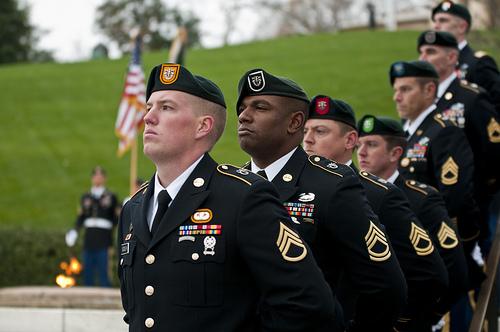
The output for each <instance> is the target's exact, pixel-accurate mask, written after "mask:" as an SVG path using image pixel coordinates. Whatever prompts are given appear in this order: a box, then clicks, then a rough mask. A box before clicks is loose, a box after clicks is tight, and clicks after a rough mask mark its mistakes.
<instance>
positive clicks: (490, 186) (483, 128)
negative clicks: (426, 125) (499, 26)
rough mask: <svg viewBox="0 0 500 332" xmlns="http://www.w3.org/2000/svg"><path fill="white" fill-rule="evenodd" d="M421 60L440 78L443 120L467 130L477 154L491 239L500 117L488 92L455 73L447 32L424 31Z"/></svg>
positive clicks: (498, 183) (499, 182)
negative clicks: (490, 219)
mask: <svg viewBox="0 0 500 332" xmlns="http://www.w3.org/2000/svg"><path fill="white" fill-rule="evenodd" d="M418 51H419V53H420V60H425V61H428V62H429V63H431V64H432V65H433V66H434V68H435V69H436V72H437V73H438V75H439V87H438V93H437V98H438V100H437V102H436V107H437V111H438V112H439V113H441V115H442V116H443V118H446V119H448V120H451V121H452V122H454V123H455V124H456V125H457V126H458V127H460V128H462V129H464V132H465V135H466V136H467V139H468V141H469V144H470V146H471V148H472V152H473V153H474V167H475V174H474V175H475V178H474V185H475V186H476V188H475V194H476V196H475V197H476V200H477V202H478V205H479V207H480V211H481V222H480V226H481V237H482V238H485V237H487V236H488V233H489V231H488V219H489V213H488V210H489V206H490V204H491V201H492V200H493V196H494V194H495V193H496V192H498V190H499V188H500V178H499V172H498V170H497V168H498V165H499V164H500V124H499V123H500V114H499V113H497V112H496V111H495V107H494V106H493V104H492V103H491V102H490V100H489V98H488V95H487V93H486V91H485V90H483V89H482V88H481V87H478V86H477V85H476V84H474V83H469V82H467V81H465V80H460V79H459V78H458V77H457V75H456V73H455V64H456V62H457V60H458V43H457V40H456V39H455V37H453V35H452V34H450V33H448V32H439V31H438V32H435V31H425V32H423V33H422V34H421V35H420V36H419V38H418Z"/></svg>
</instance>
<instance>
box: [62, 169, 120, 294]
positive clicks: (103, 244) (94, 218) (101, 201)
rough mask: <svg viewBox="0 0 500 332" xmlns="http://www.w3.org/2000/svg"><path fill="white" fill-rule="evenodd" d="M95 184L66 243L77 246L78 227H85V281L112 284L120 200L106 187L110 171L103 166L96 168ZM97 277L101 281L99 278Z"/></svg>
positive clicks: (83, 196)
mask: <svg viewBox="0 0 500 332" xmlns="http://www.w3.org/2000/svg"><path fill="white" fill-rule="evenodd" d="M91 181H92V187H91V188H90V191H89V192H86V193H84V194H83V195H82V197H81V199H80V207H79V209H78V216H77V218H76V223H75V228H74V229H72V230H70V231H69V232H68V233H67V234H66V243H67V244H68V246H73V245H74V243H75V241H76V238H77V236H78V231H80V230H81V229H82V228H83V229H84V230H85V235H84V240H83V282H84V285H85V286H96V285H100V286H102V287H110V286H111V283H110V281H109V274H108V259H109V257H108V256H109V253H108V251H109V249H110V248H111V246H112V242H113V240H112V238H113V236H112V234H113V229H114V227H115V226H116V224H117V222H118V216H119V214H120V203H119V201H118V199H117V197H116V195H115V194H114V193H112V192H111V191H109V190H108V189H107V188H106V171H105V170H104V169H103V168H102V167H101V166H96V167H94V169H93V170H92V178H91ZM96 277H97V279H98V281H99V282H98V283H97V282H96Z"/></svg>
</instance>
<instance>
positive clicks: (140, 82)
mask: <svg viewBox="0 0 500 332" xmlns="http://www.w3.org/2000/svg"><path fill="white" fill-rule="evenodd" d="M145 112H146V85H145V83H144V73H143V71H142V67H141V39H140V37H137V38H136V41H135V46H134V51H133V52H132V59H131V61H130V64H129V66H128V72H127V76H126V78H125V86H124V88H123V93H122V99H121V101H120V105H119V106H118V115H117V117H116V122H115V133H116V136H118V138H119V142H118V155H123V154H124V153H125V152H127V151H128V149H129V148H130V145H131V143H132V142H133V140H135V138H136V135H137V133H138V131H139V129H140V128H142V125H143V117H144V114H145Z"/></svg>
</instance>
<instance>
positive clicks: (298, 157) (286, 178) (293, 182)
mask: <svg viewBox="0 0 500 332" xmlns="http://www.w3.org/2000/svg"><path fill="white" fill-rule="evenodd" d="M306 162H307V154H306V153H305V151H304V150H303V149H302V147H300V146H299V147H298V148H297V150H296V151H295V152H294V153H293V154H292V156H291V157H290V159H289V160H288V162H287V163H286V164H285V166H284V167H283V168H282V169H281V171H280V172H279V173H278V175H276V177H275V178H274V179H273V181H272V183H273V184H274V185H275V186H276V188H277V189H278V192H279V194H280V200H281V201H282V202H286V201H287V200H289V199H290V198H291V197H292V196H293V195H295V194H296V193H297V191H298V190H299V187H298V186H297V182H298V180H299V176H300V173H301V172H302V169H303V168H304V165H305V164H306ZM290 176H291V177H290Z"/></svg>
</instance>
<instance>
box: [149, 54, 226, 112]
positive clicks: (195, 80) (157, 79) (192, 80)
mask: <svg viewBox="0 0 500 332" xmlns="http://www.w3.org/2000/svg"><path fill="white" fill-rule="evenodd" d="M161 90H176V91H182V92H185V93H189V94H191V95H194V96H197V97H200V98H202V99H205V100H208V101H211V102H214V103H216V104H219V105H221V106H223V107H224V108H225V107H226V102H225V101H224V95H223V94H222V91H221V90H220V89H219V87H218V86H217V85H216V84H215V83H214V82H212V81H210V80H209V79H206V78H205V77H202V76H198V75H193V74H191V72H190V71H189V70H187V69H186V68H185V67H183V66H181V65H179V64H174V63H162V64H161V65H158V66H156V67H154V68H153V69H152V70H151V74H149V80H148V87H147V89H146V100H148V99H149V97H150V96H151V94H152V93H153V92H155V91H161Z"/></svg>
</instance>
